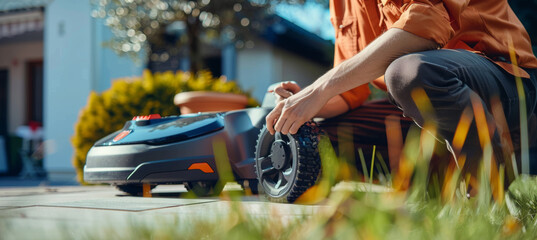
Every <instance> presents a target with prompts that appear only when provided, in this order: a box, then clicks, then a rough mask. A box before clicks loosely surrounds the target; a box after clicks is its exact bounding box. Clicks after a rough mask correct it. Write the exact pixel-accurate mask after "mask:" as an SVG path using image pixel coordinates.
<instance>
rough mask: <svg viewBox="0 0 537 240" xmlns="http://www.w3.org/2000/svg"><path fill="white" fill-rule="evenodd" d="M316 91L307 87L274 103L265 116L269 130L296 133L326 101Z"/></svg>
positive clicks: (271, 131)
mask: <svg viewBox="0 0 537 240" xmlns="http://www.w3.org/2000/svg"><path fill="white" fill-rule="evenodd" d="M318 91H319V89H315V88H313V87H308V88H305V89H304V90H302V91H299V92H297V94H294V95H292V96H290V97H288V98H286V99H283V100H282V101H280V102H279V103H278V104H276V107H275V108H274V109H273V110H272V111H271V112H270V113H269V114H268V115H267V117H266V118H265V120H266V123H267V129H268V130H269V132H270V133H271V134H274V133H275V132H281V133H282V134H287V133H291V134H295V133H297V132H298V129H299V128H300V127H301V126H302V124H304V123H305V122H306V121H308V120H310V119H312V118H313V117H314V116H315V115H316V114H317V113H318V112H319V110H321V108H322V107H323V106H324V105H325V104H326V102H327V101H328V99H325V98H326V97H325V96H322V94H319V92H318Z"/></svg>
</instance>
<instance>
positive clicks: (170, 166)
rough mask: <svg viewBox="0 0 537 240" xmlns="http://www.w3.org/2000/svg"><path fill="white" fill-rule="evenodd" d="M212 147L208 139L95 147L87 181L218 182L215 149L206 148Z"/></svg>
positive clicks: (91, 153) (85, 173) (88, 166)
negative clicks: (160, 143)
mask: <svg viewBox="0 0 537 240" xmlns="http://www.w3.org/2000/svg"><path fill="white" fill-rule="evenodd" d="M205 141H207V142H206V143H205ZM209 143H211V141H210V139H209V138H205V139H201V141H200V139H196V141H195V142H194V141H193V140H190V141H187V142H181V143H171V144H166V145H147V144H128V145H112V146H94V147H92V148H91V149H90V151H89V152H88V155H87V161H86V166H85V167H84V181H86V182H89V183H111V184H126V183H155V184H174V183H183V182H189V181H212V180H218V173H217V170H216V163H215V160H214V159H215V158H214V155H212V154H211V153H212V151H211V150H212V146H210V145H205V144H209ZM194 144H195V145H196V147H193V145H194ZM211 144H212V143H211ZM204 146H206V147H204ZM207 150H209V151H207ZM178 156H181V157H179V158H178Z"/></svg>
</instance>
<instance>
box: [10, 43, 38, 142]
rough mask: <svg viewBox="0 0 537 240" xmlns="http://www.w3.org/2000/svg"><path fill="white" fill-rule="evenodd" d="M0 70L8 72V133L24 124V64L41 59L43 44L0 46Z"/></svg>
mask: <svg viewBox="0 0 537 240" xmlns="http://www.w3.org/2000/svg"><path fill="white" fill-rule="evenodd" d="M0 53H1V54H0V69H7V70H8V71H9V83H8V87H9V90H8V95H9V96H8V132H9V133H10V134H14V133H15V130H16V129H17V127H18V126H20V125H24V124H26V100H27V99H26V98H27V96H26V77H27V76H26V62H28V61H34V60H41V59H43V43H42V42H41V41H37V42H22V43H8V44H2V45H0Z"/></svg>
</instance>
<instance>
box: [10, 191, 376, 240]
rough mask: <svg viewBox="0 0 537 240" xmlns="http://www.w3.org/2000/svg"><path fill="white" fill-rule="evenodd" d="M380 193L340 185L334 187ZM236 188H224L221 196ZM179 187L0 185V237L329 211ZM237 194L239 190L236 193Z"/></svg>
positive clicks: (65, 235) (99, 232)
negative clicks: (139, 192) (191, 194)
mask: <svg viewBox="0 0 537 240" xmlns="http://www.w3.org/2000/svg"><path fill="white" fill-rule="evenodd" d="M349 189H350V190H355V189H364V190H367V191H371V190H372V191H385V190H386V189H385V188H376V187H373V186H367V185H364V184H355V183H345V184H340V185H339V187H338V186H336V188H335V190H336V191H339V190H349ZM235 191H240V186H238V185H236V184H235V185H233V184H232V185H231V186H226V188H225V194H224V195H227V196H229V195H232V194H233V193H238V192H235ZM185 192H186V190H185V189H184V187H183V186H182V185H170V186H158V187H157V188H156V189H154V190H153V197H151V198H144V197H132V196H126V195H125V194H123V193H121V192H120V191H118V190H117V189H115V188H113V187H110V186H92V187H87V186H61V187H50V186H47V187H31V188H27V187H25V188H9V189H6V188H1V187H0V233H1V234H0V239H88V238H89V239H100V238H110V236H108V235H106V233H107V232H109V231H115V232H118V233H124V232H125V231H132V229H137V228H139V227H143V228H148V229H158V228H159V227H161V226H166V225H167V226H169V227H172V228H175V226H181V225H185V224H186V225H189V224H192V222H196V221H198V222H199V221H205V222H213V223H217V224H220V223H225V221H229V219H232V218H233V216H235V218H236V216H237V215H238V214H242V213H245V214H247V215H248V216H250V217H254V218H261V219H276V221H279V222H283V223H288V222H292V221H295V220H297V219H303V218H308V217H311V216H315V215H317V214H322V213H323V212H330V211H333V210H334V209H333V207H331V206H329V205H328V204H318V205H299V204H279V203H271V202H267V201H266V200H265V198H264V197H262V196H261V197H260V196H256V195H254V196H241V197H240V201H230V200H229V198H225V197H224V198H223V199H221V198H218V197H212V198H198V199H190V198H185ZM240 193H243V192H240Z"/></svg>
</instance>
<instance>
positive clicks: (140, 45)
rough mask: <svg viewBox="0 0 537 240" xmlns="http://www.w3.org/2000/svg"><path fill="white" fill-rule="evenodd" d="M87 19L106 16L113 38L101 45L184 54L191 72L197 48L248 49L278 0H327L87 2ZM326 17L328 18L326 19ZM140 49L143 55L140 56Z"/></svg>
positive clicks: (198, 64)
mask: <svg viewBox="0 0 537 240" xmlns="http://www.w3.org/2000/svg"><path fill="white" fill-rule="evenodd" d="M92 2H93V5H94V6H95V9H94V11H93V12H92V17H95V18H103V19H105V24H106V25H107V26H108V27H110V29H111V30H112V32H113V34H114V37H113V38H112V39H111V40H110V41H108V42H106V43H105V45H106V46H108V47H111V48H112V49H113V50H114V51H115V52H116V53H118V54H120V55H130V56H132V57H135V58H136V57H139V56H140V55H141V58H142V60H145V58H147V57H149V59H150V60H153V61H157V60H160V61H166V60H167V59H168V58H169V57H170V56H175V55H178V54H182V55H185V56H189V60H190V71H191V72H197V71H198V70H200V69H203V68H204V63H203V62H202V58H201V56H200V50H201V49H200V47H201V46H202V45H203V44H205V45H208V46H214V47H217V48H221V47H222V46H227V45H234V46H236V47H237V48H243V47H252V46H253V44H254V43H253V41H251V38H252V36H254V35H255V34H257V33H260V32H263V31H264V29H265V28H266V27H267V26H270V25H271V24H272V23H271V21H270V20H268V18H267V16H269V15H271V14H273V13H274V6H276V5H277V4H281V3H287V4H304V3H306V2H314V3H318V4H321V5H322V6H325V7H328V0H190V1H188V0H148V1H145V0H92ZM327 21H328V20H327ZM140 53H143V54H140Z"/></svg>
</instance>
